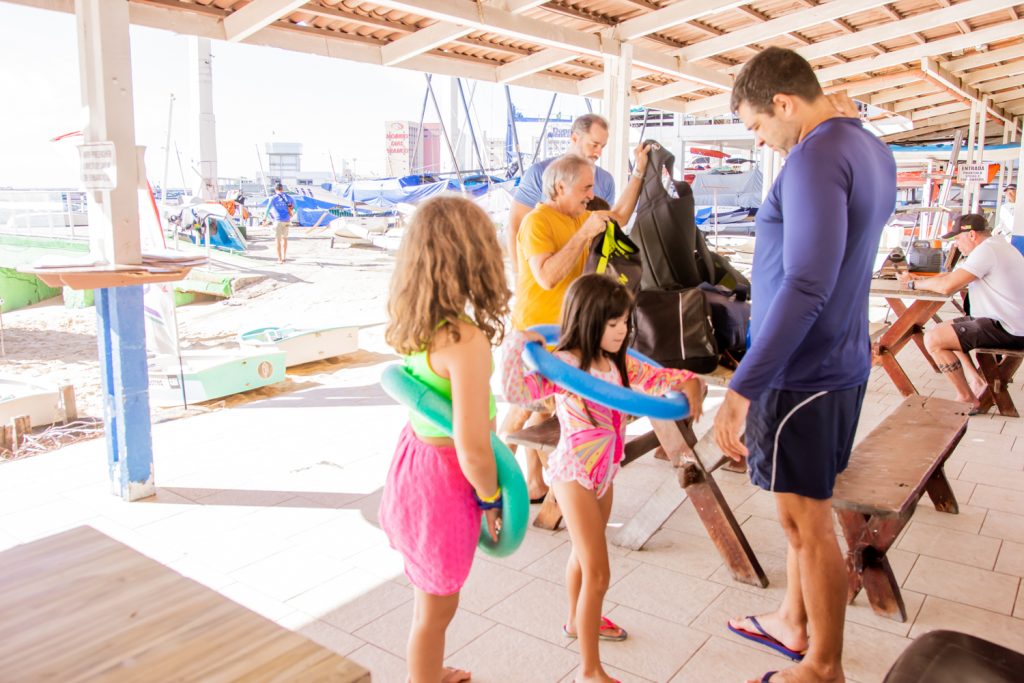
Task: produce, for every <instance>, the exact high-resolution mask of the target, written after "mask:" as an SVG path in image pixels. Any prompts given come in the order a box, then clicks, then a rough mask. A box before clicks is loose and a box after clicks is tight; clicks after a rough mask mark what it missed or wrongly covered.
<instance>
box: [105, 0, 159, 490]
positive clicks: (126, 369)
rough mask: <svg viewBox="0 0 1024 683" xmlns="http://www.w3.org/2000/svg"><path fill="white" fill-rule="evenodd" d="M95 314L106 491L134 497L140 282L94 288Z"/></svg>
mask: <svg viewBox="0 0 1024 683" xmlns="http://www.w3.org/2000/svg"><path fill="white" fill-rule="evenodd" d="M96 1H102V2H106V0H96ZM111 4H115V3H111ZM96 316H97V326H96V341H97V342H98V345H99V351H100V388H101V390H102V393H103V418H104V422H105V426H106V432H107V466H108V470H109V473H110V484H111V492H112V493H113V494H114V495H116V496H120V497H121V498H123V499H124V500H128V501H131V500H139V499H140V498H146V497H148V496H152V495H153V494H154V493H155V492H156V489H155V485H154V480H153V441H152V435H151V433H150V420H149V371H148V369H147V366H146V331H145V321H144V319H143V315H142V287H111V288H107V289H97V290H96Z"/></svg>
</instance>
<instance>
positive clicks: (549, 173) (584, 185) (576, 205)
mask: <svg viewBox="0 0 1024 683" xmlns="http://www.w3.org/2000/svg"><path fill="white" fill-rule="evenodd" d="M647 152H648V150H647V148H646V147H642V146H640V147H637V148H636V151H635V156H636V165H635V170H634V171H633V176H632V177H631V178H630V183H629V184H628V185H627V187H626V191H625V193H624V194H623V196H622V197H621V198H620V199H619V201H618V202H616V203H615V206H614V207H613V208H612V210H611V211H594V212H591V211H588V210H587V204H588V203H589V202H590V200H591V199H593V198H594V167H593V165H592V164H591V163H590V161H589V160H587V159H585V158H583V157H581V156H578V155H576V154H567V155H565V156H563V157H559V158H558V159H556V160H554V161H552V162H551V164H550V165H549V166H548V167H547V168H546V169H545V170H544V176H543V180H542V183H543V190H544V201H542V202H540V203H539V204H537V207H536V208H535V209H534V210H533V211H531V212H530V213H528V214H526V217H525V218H524V219H523V223H522V226H521V227H520V229H519V234H518V235H517V237H516V241H517V246H518V249H517V250H516V258H517V259H518V266H519V267H518V269H517V270H518V274H517V280H516V297H515V301H514V303H513V307H512V326H513V327H515V328H516V329H518V330H525V329H527V328H529V327H532V326H534V325H544V324H558V323H559V322H560V319H561V312H562V300H563V299H564V298H565V292H566V290H568V289H569V285H571V284H572V283H573V282H574V281H575V280H576V278H578V277H579V276H580V275H582V274H583V266H584V265H585V263H586V258H587V247H588V246H589V245H590V242H591V241H592V240H593V239H594V237H595V236H597V235H599V234H601V233H602V232H604V229H605V226H606V225H607V222H608V221H609V220H613V221H616V222H617V223H619V224H620V225H625V224H626V222H627V221H628V220H629V217H630V216H631V215H632V214H633V211H634V209H635V208H636V202H637V199H638V198H639V196H640V178H642V177H643V174H644V170H645V169H646V168H647ZM546 417H547V415H545V414H541V413H536V414H534V416H533V417H531V419H530V422H528V423H527V424H536V423H538V422H540V421H541V420H543V419H545V418H546ZM526 463H527V472H526V482H527V487H528V489H529V492H530V499H531V501H533V502H537V501H539V500H541V499H543V497H544V495H545V493H546V492H547V486H546V485H545V484H544V479H543V477H542V474H541V463H540V457H539V456H538V454H537V453H536V452H535V451H532V450H530V451H527V456H526Z"/></svg>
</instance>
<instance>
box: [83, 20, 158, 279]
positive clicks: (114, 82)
mask: <svg viewBox="0 0 1024 683" xmlns="http://www.w3.org/2000/svg"><path fill="white" fill-rule="evenodd" d="M75 16H76V24H77V29H78V63H79V65H80V66H79V69H80V71H81V79H80V80H81V98H82V110H83V112H85V114H86V115H87V116H88V119H87V121H86V122H85V125H84V126H83V127H82V136H83V139H84V142H85V144H86V145H90V144H95V143H101V142H109V143H113V144H114V150H115V152H114V153H115V166H116V172H115V175H116V179H117V184H116V186H115V187H114V189H112V190H90V191H89V248H90V251H91V252H92V254H93V255H94V256H102V258H103V259H104V260H105V261H106V262H107V263H112V264H113V263H117V264H124V265H132V264H139V263H142V254H141V251H140V249H141V247H140V244H139V197H138V191H137V189H136V187H137V184H138V183H137V179H138V167H137V156H136V153H135V108H134V106H133V104H132V66H131V45H130V44H129V42H128V3H127V2H104V0H75Z"/></svg>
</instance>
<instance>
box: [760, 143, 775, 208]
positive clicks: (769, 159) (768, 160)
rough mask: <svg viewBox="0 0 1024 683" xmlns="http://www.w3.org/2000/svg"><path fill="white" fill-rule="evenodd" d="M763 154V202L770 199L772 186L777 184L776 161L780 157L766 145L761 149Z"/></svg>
mask: <svg viewBox="0 0 1024 683" xmlns="http://www.w3.org/2000/svg"><path fill="white" fill-rule="evenodd" d="M760 154H761V163H760V164H759V166H760V167H761V201H762V202H763V201H764V200H765V199H766V198H767V197H768V192H769V190H771V189H772V185H773V184H774V183H775V176H776V169H775V159H776V157H778V156H779V155H778V154H776V153H775V150H773V149H772V148H771V147H769V146H768V145H765V146H764V147H762V148H761V149H760Z"/></svg>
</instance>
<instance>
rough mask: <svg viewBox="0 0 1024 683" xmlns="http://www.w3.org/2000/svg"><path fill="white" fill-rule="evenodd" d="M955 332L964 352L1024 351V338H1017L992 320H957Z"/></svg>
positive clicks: (967, 317) (968, 317)
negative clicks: (977, 350) (976, 350)
mask: <svg viewBox="0 0 1024 683" xmlns="http://www.w3.org/2000/svg"><path fill="white" fill-rule="evenodd" d="M952 325H953V332H954V333H955V334H956V338H957V339H959V340H960V348H961V349H963V350H964V351H970V350H972V349H1024V337H1017V336H1014V335H1012V334H1010V333H1009V332H1007V331H1006V330H1005V329H1003V326H1002V324H1000V322H999V321H998V320H994V319H992V318H972V317H971V316H966V317H964V318H956V319H955V320H953V322H952Z"/></svg>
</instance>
